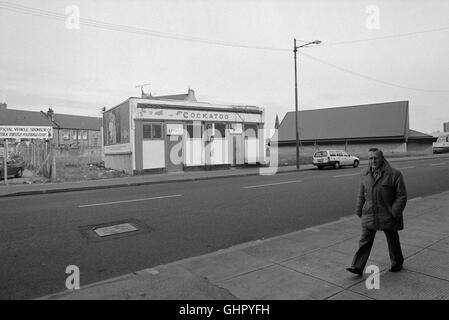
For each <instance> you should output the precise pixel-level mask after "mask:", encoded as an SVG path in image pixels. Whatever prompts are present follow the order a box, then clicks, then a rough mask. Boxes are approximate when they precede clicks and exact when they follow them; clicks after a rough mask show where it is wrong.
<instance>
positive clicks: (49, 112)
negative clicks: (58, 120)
mask: <svg viewBox="0 0 449 320" xmlns="http://www.w3.org/2000/svg"><path fill="white" fill-rule="evenodd" d="M54 115H55V112H54V111H53V109H52V108H48V111H47V118H48V119H50V120H51V121H55V116H54Z"/></svg>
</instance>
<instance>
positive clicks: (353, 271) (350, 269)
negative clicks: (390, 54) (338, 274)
mask: <svg viewBox="0 0 449 320" xmlns="http://www.w3.org/2000/svg"><path fill="white" fill-rule="evenodd" d="M346 270H348V271H349V272H352V273H355V274H357V275H359V276H361V275H362V274H363V270H362V269H359V268H356V267H349V268H346Z"/></svg>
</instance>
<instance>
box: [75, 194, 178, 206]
mask: <svg viewBox="0 0 449 320" xmlns="http://www.w3.org/2000/svg"><path fill="white" fill-rule="evenodd" d="M181 196H182V194H174V195H170V196H161V197H153V198H143V199H134V200H123V201H113V202H103V203H94V204H85V205H81V206H78V208H86V207H95V206H107V205H110V204H117V203H126V202H137V201H147V200H155V199H165V198H173V197H181Z"/></svg>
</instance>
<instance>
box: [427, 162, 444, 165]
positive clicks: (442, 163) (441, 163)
mask: <svg viewBox="0 0 449 320" xmlns="http://www.w3.org/2000/svg"><path fill="white" fill-rule="evenodd" d="M444 164H446V162H440V163H431V164H430V166H442V165H444Z"/></svg>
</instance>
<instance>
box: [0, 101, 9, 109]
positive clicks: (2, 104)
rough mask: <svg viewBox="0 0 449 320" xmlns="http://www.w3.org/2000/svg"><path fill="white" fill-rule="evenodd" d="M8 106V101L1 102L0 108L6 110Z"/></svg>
mask: <svg viewBox="0 0 449 320" xmlns="http://www.w3.org/2000/svg"><path fill="white" fill-rule="evenodd" d="M7 108H8V105H7V104H6V102H0V110H6V109H7Z"/></svg>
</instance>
